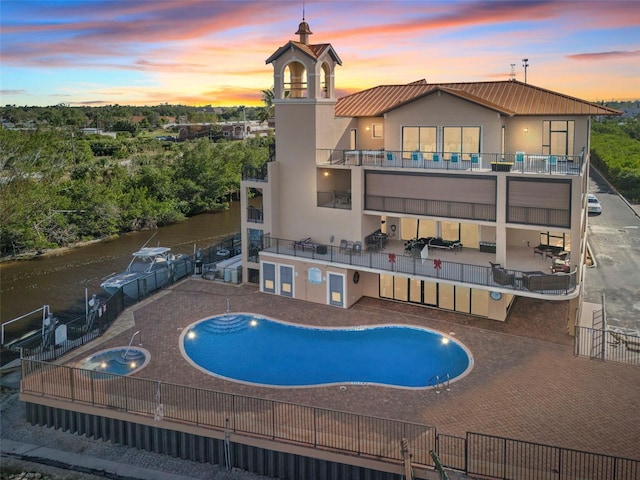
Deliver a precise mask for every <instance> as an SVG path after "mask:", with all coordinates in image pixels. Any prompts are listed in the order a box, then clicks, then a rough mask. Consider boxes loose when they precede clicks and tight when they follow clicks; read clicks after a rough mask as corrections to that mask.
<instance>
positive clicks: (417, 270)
mask: <svg viewBox="0 0 640 480" xmlns="http://www.w3.org/2000/svg"><path fill="white" fill-rule="evenodd" d="M404 245H405V242H404V241H399V240H390V241H388V242H387V243H386V245H385V247H384V251H379V250H366V251H360V252H358V251H355V250H347V249H343V248H340V247H337V246H333V245H322V244H318V245H314V244H310V247H308V248H307V247H305V248H300V247H299V242H296V241H293V240H287V239H281V238H275V237H270V236H265V237H264V246H263V248H262V252H261V254H262V253H272V254H277V255H281V256H286V257H297V258H301V259H310V260H316V261H320V262H322V263H327V264H334V265H335V266H337V267H343V268H357V269H361V270H365V271H371V272H375V273H393V274H406V275H413V276H416V277H424V278H429V279H437V280H439V281H448V282H456V283H463V284H466V285H468V286H474V285H477V286H482V287H487V288H490V289H491V290H497V291H502V292H507V293H509V292H511V293H513V294H517V295H524V296H533V297H539V295H540V294H544V295H545V296H556V297H559V298H558V300H564V299H566V296H567V295H569V294H571V293H573V292H575V291H576V284H577V272H576V270H574V271H573V272H570V273H556V274H552V273H551V263H550V262H549V261H548V260H547V258H546V257H544V256H536V255H535V254H534V250H533V247H511V248H509V249H508V250H507V258H508V259H509V261H508V263H509V265H508V266H509V267H517V268H504V269H502V272H501V273H503V274H504V276H503V275H496V274H495V271H493V270H492V267H491V265H490V262H495V261H496V260H495V254H494V253H492V252H487V251H480V250H478V249H472V248H462V249H451V250H449V249H446V250H440V249H435V248H430V249H429V254H428V258H425V259H423V258H421V257H420V256H419V255H411V254H408V253H406V252H405V250H404ZM314 247H316V248H314ZM505 267H506V266H505ZM505 278H506V279H507V281H505Z"/></svg>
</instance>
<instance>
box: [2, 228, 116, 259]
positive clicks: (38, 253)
mask: <svg viewBox="0 0 640 480" xmlns="http://www.w3.org/2000/svg"><path fill="white" fill-rule="evenodd" d="M121 235H122V234H120V235H109V236H108V237H102V238H96V239H95V240H85V241H82V242H76V243H72V244H71V245H67V246H65V247H58V248H47V249H45V250H30V251H28V252H24V253H19V254H17V255H7V256H4V257H0V264H2V263H11V262H22V261H24V260H32V259H34V258H38V257H52V256H54V255H62V254H65V253H67V252H69V251H71V250H75V249H76V248H81V247H86V246H88V245H93V244H95V243H100V242H105V241H107V240H113V239H116V238H119V237H120V236H121Z"/></svg>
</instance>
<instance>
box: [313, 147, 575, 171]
mask: <svg viewBox="0 0 640 480" xmlns="http://www.w3.org/2000/svg"><path fill="white" fill-rule="evenodd" d="M316 165H348V166H370V167H381V168H413V169H423V170H441V171H442V170H444V171H448V170H454V171H465V172H483V173H484V172H512V173H537V174H543V175H544V174H547V175H574V176H575V175H582V174H583V167H584V165H585V158H584V155H582V154H581V155H551V154H546V153H541V152H505V153H496V152H452V151H439V152H423V151H408V150H385V149H380V150H355V149H352V150H342V149H317V150H316Z"/></svg>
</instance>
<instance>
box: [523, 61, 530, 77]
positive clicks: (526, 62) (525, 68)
mask: <svg viewBox="0 0 640 480" xmlns="http://www.w3.org/2000/svg"><path fill="white" fill-rule="evenodd" d="M522 61H523V64H522V66H523V67H524V83H527V68H529V63H528V62H529V59H528V58H523V59H522Z"/></svg>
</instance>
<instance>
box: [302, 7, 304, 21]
mask: <svg viewBox="0 0 640 480" xmlns="http://www.w3.org/2000/svg"><path fill="white" fill-rule="evenodd" d="M302 21H303V22H304V2H302Z"/></svg>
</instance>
